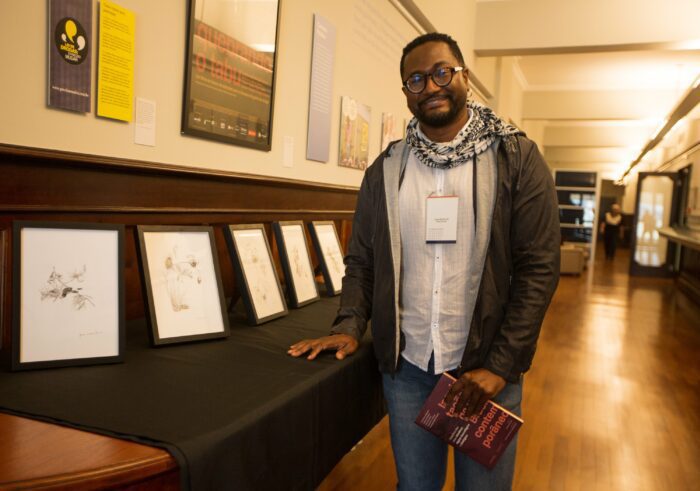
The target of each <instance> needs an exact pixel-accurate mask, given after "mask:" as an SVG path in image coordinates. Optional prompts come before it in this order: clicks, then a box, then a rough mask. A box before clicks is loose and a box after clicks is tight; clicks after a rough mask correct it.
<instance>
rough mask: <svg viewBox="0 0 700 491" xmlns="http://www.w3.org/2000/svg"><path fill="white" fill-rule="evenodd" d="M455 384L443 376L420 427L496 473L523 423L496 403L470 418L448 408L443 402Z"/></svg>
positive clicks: (421, 415)
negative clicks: (495, 470)
mask: <svg viewBox="0 0 700 491" xmlns="http://www.w3.org/2000/svg"><path fill="white" fill-rule="evenodd" d="M454 382H455V378H454V377H452V376H450V375H449V374H447V373H443V374H442V377H440V380H439V381H438V383H437V385H436V386H435V389H433V392H432V393H431V394H430V397H428V399H427V400H426V401H425V404H424V405H423V408H422V409H421V412H420V414H418V417H417V418H416V424H417V425H418V426H421V427H423V428H425V429H426V430H428V431H430V432H431V433H433V434H434V435H435V436H437V437H438V438H440V439H442V440H444V441H446V442H447V443H449V444H450V445H452V446H453V447H455V449H456V450H459V451H460V452H462V453H464V454H466V455H467V456H469V457H471V458H472V459H474V460H475V461H477V462H479V463H480V464H482V465H483V466H485V467H487V468H489V469H493V467H494V466H495V465H496V462H498V459H499V458H500V457H501V455H502V454H503V452H504V451H505V450H506V448H507V447H508V444H509V443H510V442H511V440H513V437H515V435H516V433H517V432H518V430H519V429H520V426H522V424H523V420H522V419H521V418H519V417H518V416H516V415H515V414H513V413H511V412H510V411H508V410H507V409H504V408H503V407H501V406H499V405H498V404H496V403H495V402H493V401H488V402H487V403H486V404H484V407H483V409H482V410H481V413H480V414H478V415H473V416H471V417H469V418H468V417H467V416H466V415H465V414H464V413H461V414H457V413H455V412H454V405H453V406H452V407H447V406H446V405H445V403H444V402H443V400H444V399H445V396H446V395H447V392H448V391H449V390H450V387H452V384H453V383H454ZM455 403H456V399H455Z"/></svg>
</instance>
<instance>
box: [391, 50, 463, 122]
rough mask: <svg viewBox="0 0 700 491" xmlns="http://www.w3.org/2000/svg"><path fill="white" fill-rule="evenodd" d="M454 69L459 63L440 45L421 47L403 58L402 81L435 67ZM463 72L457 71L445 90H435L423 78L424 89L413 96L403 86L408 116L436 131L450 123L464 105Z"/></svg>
mask: <svg viewBox="0 0 700 491" xmlns="http://www.w3.org/2000/svg"><path fill="white" fill-rule="evenodd" d="M447 66H449V67H456V66H461V63H460V62H459V61H458V60H457V59H456V58H455V56H454V55H453V54H452V52H451V51H450V48H449V46H447V44H445V43H443V42H439V41H435V42H429V43H425V44H422V45H420V46H418V47H417V48H415V49H414V50H413V51H411V52H410V53H408V55H407V56H406V58H405V59H404V71H403V73H402V74H401V75H402V80H406V79H407V78H408V77H409V76H411V75H413V74H416V73H421V74H422V73H426V72H431V73H432V71H433V70H435V69H436V68H438V67H447ZM467 90H468V85H467V71H466V70H463V71H461V72H457V73H455V74H454V76H453V77H452V81H451V82H450V84H449V85H447V86H446V87H439V86H437V85H436V84H435V82H433V80H432V78H430V77H427V79H426V85H425V89H423V92H421V93H420V94H413V93H412V92H410V91H409V90H408V89H406V87H404V88H403V93H404V95H405V96H406V102H407V104H408V108H409V109H410V110H411V113H413V115H414V116H415V117H416V119H417V120H418V121H419V122H421V123H422V124H424V125H426V126H430V127H433V128H440V127H443V126H447V125H448V124H450V123H452V122H453V121H454V120H455V119H456V118H457V116H458V114H459V112H460V111H461V110H462V109H464V107H465V105H466V103H467Z"/></svg>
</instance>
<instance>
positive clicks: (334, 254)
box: [309, 221, 345, 296]
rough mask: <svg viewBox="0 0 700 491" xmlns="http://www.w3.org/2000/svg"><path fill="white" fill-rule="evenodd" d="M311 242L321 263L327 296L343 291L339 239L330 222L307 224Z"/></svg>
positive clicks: (343, 272)
mask: <svg viewBox="0 0 700 491" xmlns="http://www.w3.org/2000/svg"><path fill="white" fill-rule="evenodd" d="M309 231H310V232H311V240H312V241H313V243H314V249H315V250H316V255H317V256H318V258H319V261H320V262H321V269H322V270H323V280H324V283H325V285H326V293H327V294H328V296H333V295H337V294H339V293H340V292H341V290H342V289H343V276H345V264H344V262H343V257H344V256H343V252H342V248H341V247H340V239H339V238H338V232H337V231H336V229H335V223H333V222H332V221H314V222H311V223H310V224H309Z"/></svg>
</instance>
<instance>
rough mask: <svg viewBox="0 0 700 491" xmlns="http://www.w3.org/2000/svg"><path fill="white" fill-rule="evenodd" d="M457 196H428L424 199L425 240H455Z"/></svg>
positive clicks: (432, 241)
mask: <svg viewBox="0 0 700 491" xmlns="http://www.w3.org/2000/svg"><path fill="white" fill-rule="evenodd" d="M458 210H459V197H457V196H428V198H427V199H426V200H425V216H426V223H425V241H426V242H427V243H428V244H430V243H435V242H457V213H458Z"/></svg>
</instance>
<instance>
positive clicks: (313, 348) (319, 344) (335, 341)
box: [287, 335, 358, 360]
mask: <svg viewBox="0 0 700 491" xmlns="http://www.w3.org/2000/svg"><path fill="white" fill-rule="evenodd" d="M357 347H358V342H357V340H355V338H353V337H351V336H343V335H333V336H326V337H323V338H318V339H305V340H303V341H299V342H298V343H295V344H293V345H291V346H290V347H289V349H288V350H287V354H289V355H290V356H293V357H295V358H297V357H300V356H302V355H305V354H307V353H308V356H307V357H306V359H307V360H314V359H315V358H316V357H317V356H318V355H319V353H321V352H322V351H324V350H328V349H336V350H337V352H336V358H337V359H339V360H342V359H344V358H345V357H346V356H349V355H352V354H353V353H354V352H355V351H357Z"/></svg>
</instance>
